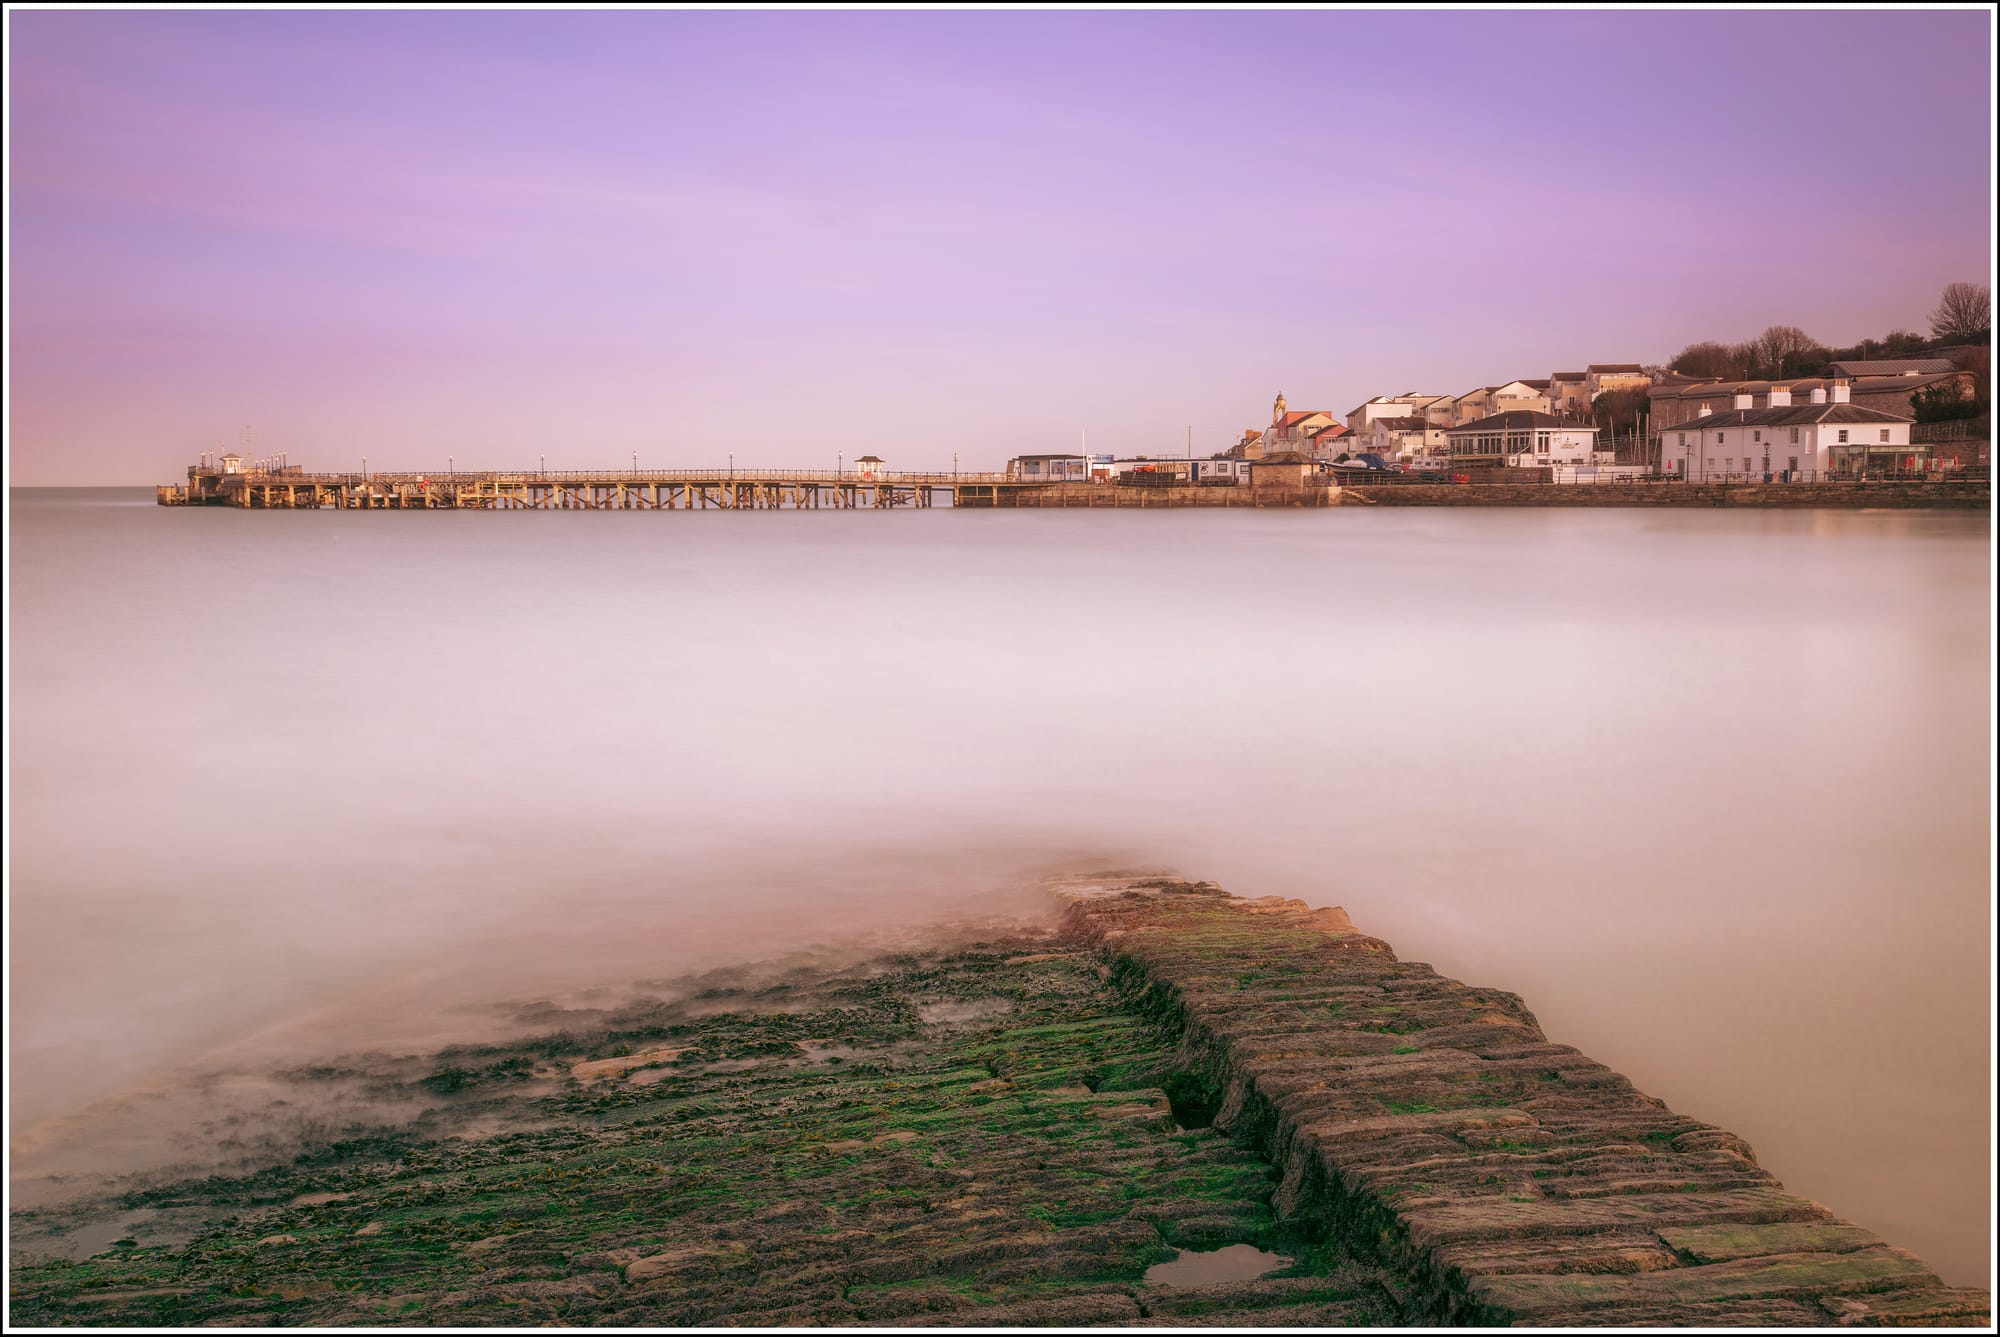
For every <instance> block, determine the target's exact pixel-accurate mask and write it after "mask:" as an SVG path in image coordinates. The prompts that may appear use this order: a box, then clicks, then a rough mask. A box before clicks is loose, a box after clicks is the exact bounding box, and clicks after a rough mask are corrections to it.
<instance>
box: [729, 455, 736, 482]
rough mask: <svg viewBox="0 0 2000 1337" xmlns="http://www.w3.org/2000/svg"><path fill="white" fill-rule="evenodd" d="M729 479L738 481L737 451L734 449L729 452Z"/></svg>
mask: <svg viewBox="0 0 2000 1337" xmlns="http://www.w3.org/2000/svg"><path fill="white" fill-rule="evenodd" d="M729 481H730V482H732V483H733V482H735V481H736V452H735V451H733V450H732V451H730V452H729Z"/></svg>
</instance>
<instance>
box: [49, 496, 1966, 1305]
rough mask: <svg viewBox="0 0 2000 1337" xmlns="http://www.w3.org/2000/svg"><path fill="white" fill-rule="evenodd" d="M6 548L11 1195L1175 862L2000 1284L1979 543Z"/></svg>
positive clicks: (1300, 541)
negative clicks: (476, 1057) (542, 1033)
mask: <svg viewBox="0 0 2000 1337" xmlns="http://www.w3.org/2000/svg"><path fill="white" fill-rule="evenodd" d="M10 509H11V523H10V538H9V543H10V558H11V569H10V586H11V595H12V627H11V631H12V639H11V652H12V672H13V679H12V684H13V696H12V737H11V740H10V761H11V766H12V780H13V788H12V813H11V817H12V824H11V831H12V867H11V875H12V916H13V919H12V928H13V935H12V940H11V950H12V958H11V965H12V969H13V989H12V998H11V1000H10V1001H11V1003H12V1011H11V1018H10V1022H9V1025H10V1027H11V1038H12V1061H13V1071H12V1077H13V1087H12V1094H13V1102H14V1103H13V1120H14V1122H13V1130H14V1133H15V1134H16V1142H15V1147H14V1151H15V1165H14V1167H13V1169H14V1170H15V1172H16V1174H17V1175H28V1174H31V1173H32V1174H35V1175H43V1174H47V1173H50V1172H52V1171H56V1170H62V1169H64V1168H66V1167H68V1168H75V1167H74V1166H70V1162H72V1161H73V1162H75V1166H81V1165H83V1164H84V1162H86V1161H90V1160H91V1158H92V1157H95V1158H96V1161H95V1163H94V1168H100V1169H102V1168H120V1167H119V1166H118V1165H117V1164H115V1162H116V1161H117V1160H118V1158H121V1157H124V1158H129V1159H130V1160H131V1161H132V1163H133V1164H137V1163H138V1162H139V1161H141V1160H143V1158H144V1156H145V1155H146V1147H147V1140H146V1139H147V1137H148V1136H150V1135H157V1134H160V1133H161V1128H160V1126H159V1125H161V1124H162V1123H170V1122H171V1118H172V1116H171V1114H167V1115H163V1114H162V1113H161V1112H162V1111H172V1110H174V1109H176V1108H178V1107H177V1106H175V1105H173V1104H172V1102H171V1101H170V1100H169V1099H168V1097H167V1095H166V1094H165V1093H166V1092H167V1091H168V1090H169V1089H170V1088H171V1087H172V1086H173V1085H174V1083H176V1082H180V1081H184V1080H185V1079H186V1078H187V1077H188V1076H189V1075H190V1074H194V1073H197V1072H202V1071H210V1070H215V1069H217V1068H218V1067H226V1066H228V1065H229V1064H231V1063H236V1064H239V1065H240V1064H243V1063H246V1062H250V1061H251V1060H252V1059H253V1058H254V1059H256V1060H257V1061H265V1060H267V1059H270V1058H274V1057H292V1056H299V1057H303V1056H308V1055H309V1053H310V1052H312V1051H325V1052H329V1053H331V1052H335V1051H337V1050H339V1049H341V1048H343V1047H345V1048H349V1049H363V1048H379V1047H389V1048H394V1047H395V1046H398V1045H414V1044H417V1043H421V1042H425V1041H428V1040H433V1039H436V1038H439V1037H453V1038H456V1037H460V1036H465V1035H472V1034H476V1033H478V1032H479V1031H480V1029H481V1027H482V1026H489V1025H494V1024H497V1022H496V1016H497V1014H496V1013H494V1012H493V1011H492V1010H491V1009H490V1007H489V1006H488V1005H489V1004H492V1003H494V1002H496V1001H502V1000H510V999H511V1000H536V999H555V998H574V997H580V996H585V997H587V996H592V991H593V990H599V991H603V990H611V989H615V988H617V987H619V986H621V985H623V984H624V983H627V982H629V981H631V980H635V979H640V978H644V977H647V976H663V975H670V974H673V973H675V972H679V971H686V970H689V969H699V968H704V967H707V966H711V965H727V964H729V963H732V962H740V961H747V960H754V959H759V958H762V957H768V956H770V955H772V954H774V953H778V952H785V951H793V950H799V949H805V948H809V947H811V946H813V945H815V944H835V943H852V942H857V941H862V940H864V939H868V938H869V936H870V935H875V936H876V937H878V938H879V937H880V935H882V934H884V933H891V932H895V931H928V930H926V929H925V926H927V925H931V924H935V923H939V922H943V921H952V920H961V919H967V918H971V919H982V920H985V919H999V920H1005V919H1008V918H1013V917H1019V916H1022V915H1028V914H1033V913H1035V912H1037V910H1038V908H1039V904H1040V903H1039V902H1038V900H1037V899H1036V896H1035V894H1034V892H1033V885H1034V879H1035V877H1036V876H1037V875H1039V874H1040V873H1041V872H1043V871H1046V870H1050V869H1060V868H1066V867H1068V868H1075V867H1089V866H1103V865H1121V866H1145V867H1165V868H1174V869H1178V870H1181V871H1183V872H1185V873H1187V874H1189V875H1191V876H1196V877H1203V878H1208V879H1212V880H1215V881H1218V882H1220V883H1222V884H1223V885H1225V886H1227V887H1229V888H1230V889H1231V890H1234V891H1237V892H1240V893H1243V894H1246V895H1267V894H1274V893H1275V894H1281V895H1288V896H1300V897H1303V898H1305V899H1306V900H1309V901H1312V902H1315V903H1321V904H1332V903H1338V904H1342V905H1345V906H1346V907H1347V909H1348V910H1349V912H1350V913H1351V914H1352V915H1353V917H1354V919H1355V921H1356V922H1357V923H1358V924H1359V925H1360V926H1361V927H1363V928H1364V929H1365V930H1367V931H1369V932H1372V933H1374V934H1376V935H1378V936H1381V937H1384V938H1387V939H1388V940H1389V941H1391V942H1392V943H1393V944H1394V945H1395V946H1396V948H1397V950H1398V952H1399V954H1400V955H1402V956H1403V957H1404V958H1405V959H1415V960H1425V961H1429V962H1431V963H1432V964H1434V965H1436V966H1437V967H1438V968H1439V969H1440V970H1443V971H1445V972H1446V973H1448V974H1452V975H1456V976H1459V977H1462V978H1465V979H1468V980H1471V981H1475V982H1477V983H1480V984H1486V985H1493V986H1498V987H1503V988H1508V989H1513V990H1516V991H1518V992H1520V993H1521V994H1522V995H1524V996H1525V997H1526V998H1527V1000H1528V1002H1529V1004H1530V1005H1531V1006H1532V1007H1533V1008H1534V1009H1535V1011H1536V1012H1537V1013H1538V1014H1539V1016H1540V1017H1541V1019H1542V1022H1543V1025H1544V1028H1545V1029H1546V1030H1547V1031H1548V1033H1549V1035H1550V1036H1551V1037H1552V1038H1554V1039H1556V1040H1560V1041H1564V1042H1567V1043H1570V1044H1574V1045H1577V1046H1579V1047H1580V1048H1582V1049H1584V1050H1585V1051H1587V1052H1588V1053H1590V1054H1591V1055H1593V1056H1594V1057H1596V1058H1599V1059H1601V1060H1603V1061H1605V1062H1607V1063H1610V1064H1611V1065H1613V1066H1614V1067H1616V1068H1618V1069H1620V1070H1622V1071H1623V1072H1625V1073H1626V1074H1628V1075H1629V1076H1631V1077H1632V1079H1633V1080H1634V1081H1635V1082H1636V1083H1637V1084H1638V1085H1639V1087H1640V1088H1641V1089H1643V1090H1645V1091H1647V1092H1649V1093H1652V1094H1654V1095H1657V1096H1660V1097H1662V1098H1664V1099H1665V1100H1667V1101H1668V1102H1669V1103H1671V1104H1672V1105H1674V1106H1675V1107H1676V1108H1678V1109H1680V1110H1682V1111H1684V1112H1686V1113H1688V1114H1691V1115H1694V1116H1696V1117H1699V1118H1702V1119H1706V1120H1710V1121H1712V1122H1715V1123H1719V1124H1722V1125H1724V1126H1726V1127H1728V1128H1731V1129H1733V1130H1735V1131H1736V1132H1738V1133H1740V1134H1742V1135H1743V1136H1745V1137H1746V1138H1747V1139H1748V1140H1749V1141H1750V1142H1751V1144H1752V1145H1753V1146H1754V1147H1756V1149H1757V1151H1758V1153H1759V1155H1760V1158H1761V1159H1762V1160H1763V1162H1764V1163H1765V1164H1766V1165H1767V1166H1768V1167H1769V1168H1771V1169H1772V1170H1773V1171H1774V1172H1775V1173H1777V1174H1778V1175H1779V1176H1780V1177H1781V1178H1782V1179H1783V1180H1784V1181H1785V1182H1786V1183H1787V1184H1788V1185H1789V1186H1790V1187H1792V1188H1793V1189H1795V1190H1797V1191H1800V1192H1803V1193H1805V1194H1807V1195H1809V1196H1811V1197H1814V1198H1817V1199H1819V1200H1820V1201H1822V1202H1825V1203H1827V1204H1829V1205H1830V1206H1832V1207H1833V1208H1835V1209H1836V1210H1837V1211H1840V1212H1842V1213H1844V1214H1846V1215H1849V1216H1852V1217H1853V1218H1855V1219H1857V1220H1859V1221H1861V1222H1862V1223H1864V1224H1866V1225H1868V1226H1870V1227H1872V1228H1874V1229H1876V1230H1879V1231H1881V1232H1883V1233H1884V1234H1886V1235H1888V1236H1889V1237H1890V1238H1891V1239H1892V1240H1894V1241H1895V1242H1897V1243H1899V1244H1902V1245H1904V1246H1906V1247H1909V1248H1912V1249H1914V1250H1915V1251H1917V1252H1918V1253H1920V1254H1922V1255H1923V1256H1925V1257H1926V1258H1927V1259H1928V1260H1929V1261H1931V1262H1932V1263H1933V1264H1934V1265H1936V1266H1937V1267H1939V1268H1940V1269H1941V1270H1942V1271H1943V1272H1944V1273H1945V1274H1946V1275H1947V1276H1948V1277H1949V1278H1951V1279H1953V1280H1954V1281H1957V1282H1959V1283H1971V1282H1975V1281H1978V1280H1980V1279H1981V1278H1982V1277H1983V1274H1984V1270H1985V1266H1986V1251H1987V1247H1988V1245H1987V1240H1988V1230H1989V1221H1990V1215H1989V1209H1990V1204H1989V1202H1988V1200H1987V1179H1988V1157H1989V1154H1990V1147H1989V1145H1988V1112H1987V1090H1988V1065H1989V1054H1990V1046H1989V1040H1990V1036H1989V1034H1988V989H1989V984H1990V980H1989V976H1988V943H1989V941H1990V937H1991V927H1992V926H1991V923H1990V918H1989V916H1990V906H1989V904H1988V899H1987V889H1988V880H1989V868H1988V854H1987V851H1988V842H1987V812H1988V808H1989V804H1990V800H1991V797H1992V796H1991V792H1990V787H1989V783H1988V780H1987V775H1988V769H1987V762H1988V757H1987V738H1988V729H1989V722H1988V709H1989V703H1988V700H1987V695H1986V693H1987V687H1988V682H1989V665H1988V662H1987V655H1988V650H1987V646H1988V636H1989V627H1988V610H1989V607H1990V602H1991V591H1990V590H1989V589H1988V577H1987V571H1988V561H1989V556H1988V554H1989V543H1990V535H1989V531H1988V527H1987V523H1986V519H1985V517H1983V516H1972V517H1968V516H1956V515H1942V514H1846V513H1817V512H1815V513H1795V514H1758V513H1738V512H1694V511H1687V512H1673V513H1659V512H1651V511H1619V510H1605V511H1577V512H1567V511H1533V510H1523V511H1466V510H1435V511H1434V510H1422V509H1411V510H1400V509H1396V510H1392V509H1388V508H1382V509H1376V510H1369V509H1360V508H1351V509H1338V510H1327V511H1301V512H1282V511H1263V512H1242V511H1233V510H1232V511H1204V512H1184V511H1177V512H1153V511H1149V512H1143V513H1138V512H1120V513H1109V512H1089V513H1081V512H1069V513H1064V512H1048V511H1041V512H1033V511H1031V512H1011V513H1005V512H1002V513H976V512H968V513H962V514H961V513H953V512H950V511H942V510H941V511H930V512H899V513H887V514H874V513H847V514H840V513H816V514H803V515H799V514H782V513H781V514H743V515H731V514H723V513H697V514H693V515H689V514H683V513H676V514H666V515H659V514H653V515H647V514H630V515H626V514H584V513H578V514H548V515H513V514H504V515H484V514H407V515H406V514H390V513H377V514H365V515H364V514H354V513H346V514H337V513H326V514H310V513H289V514H288V513H269V514H264V513H239V512H233V511H223V510H200V511H169V510H163V509H160V508H157V507H155V506H154V505H152V502H151V493H150V491H123V490H116V491H16V492H15V493H14V494H13V496H12V497H11V499H10ZM146 1093H152V1098H154V1104H153V1105H151V1106H149V1105H148V1104H147V1103H146V1098H144V1097H145V1096H146ZM107 1101H109V1102H110V1103H109V1104H107V1103H105V1102H107ZM92 1102H97V1104H96V1106H95V1109H96V1115H95V1116H91V1115H89V1114H88V1113H87V1112H86V1113H84V1114H79V1111H81V1110H84V1107H86V1106H89V1105H91V1103H92ZM120 1102H122V1103H120ZM119 1110H125V1111H128V1112H135V1114H134V1118H135V1124H144V1125H147V1127H146V1129H145V1130H144V1131H141V1130H140V1129H139V1128H138V1127H136V1126H135V1127H132V1128H127V1129H125V1130H124V1133H123V1134H122V1135H118V1136H113V1135H110V1134H108V1133H107V1132H106V1131H105V1130H106V1129H107V1128H109V1127H110V1126H111V1124H112V1123H115V1119H114V1118H113V1116H112V1114H108V1113H107V1111H112V1112H116V1111H119ZM92 1117H95V1118H96V1120H97V1121H96V1123H94V1124H93V1123H92V1122H91V1119H92ZM107 1121H108V1122H107ZM85 1128H89V1129H92V1130H93V1131H91V1132H90V1134H89V1135H88V1136H84V1135H83V1134H81V1133H80V1132H79V1131H78V1130H81V1129H85ZM66 1158H67V1159H66Z"/></svg>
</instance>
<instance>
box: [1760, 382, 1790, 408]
mask: <svg viewBox="0 0 2000 1337" xmlns="http://www.w3.org/2000/svg"><path fill="white" fill-rule="evenodd" d="M1764 406H1765V407H1766V408H1774V409H1788V408H1790V407H1791V406H1792V387H1791V386H1789V385H1774V386H1772V387H1771V393H1770V394H1768V395H1766V396H1764Z"/></svg>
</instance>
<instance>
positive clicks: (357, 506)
mask: <svg viewBox="0 0 2000 1337" xmlns="http://www.w3.org/2000/svg"><path fill="white" fill-rule="evenodd" d="M1048 486H1051V484H1049V483H1045V482H1037V481H1034V480H1024V479H1019V478H1010V477H1008V476H1007V475H1005V474H998V473H954V472H946V473H891V472H887V471H878V472H876V473H872V474H863V473H857V472H853V471H835V470H831V469H827V470H820V471H812V470H799V469H644V470H640V469H633V470H576V469H565V470H526V471H483V472H476V473H475V472H464V471H458V470H453V471H449V472H446V473H442V474H432V473H375V472H370V473H306V472H304V471H303V470H299V469H295V468H293V469H264V470H256V471H252V472H243V473H225V472H222V471H220V470H216V469H207V468H202V467H201V466H194V467H191V468H190V469H189V470H188V476H187V482H186V483H185V484H172V483H170V484H165V485H162V486H161V487H159V488H158V489H157V496H156V499H157V500H158V502H159V504H160V505H162V506H237V507H243V508H249V509H257V510H323V509H332V510H364V511H366V510H400V511H410V510H423V511H438V510H444V511H452V510H458V511H465V510H473V511H571V510H583V511H699V510H755V511H772V510H801V511H814V510H856V509H880V510H888V509H891V508H894V507H916V508H918V509H925V508H929V507H931V506H934V505H936V504H937V503H938V498H939V497H943V498H945V499H946V502H947V503H948V504H949V505H952V506H972V507H978V506H1009V505H1014V504H1017V500H1018V496H1019V494H1020V493H1022V492H1027V491H1034V490H1037V489H1040V488H1044V487H1048Z"/></svg>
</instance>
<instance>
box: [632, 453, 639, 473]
mask: <svg viewBox="0 0 2000 1337" xmlns="http://www.w3.org/2000/svg"><path fill="white" fill-rule="evenodd" d="M632 472H633V473H638V472H639V452H638V451H636V450H635V451H633V452H632Z"/></svg>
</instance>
